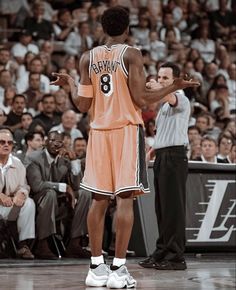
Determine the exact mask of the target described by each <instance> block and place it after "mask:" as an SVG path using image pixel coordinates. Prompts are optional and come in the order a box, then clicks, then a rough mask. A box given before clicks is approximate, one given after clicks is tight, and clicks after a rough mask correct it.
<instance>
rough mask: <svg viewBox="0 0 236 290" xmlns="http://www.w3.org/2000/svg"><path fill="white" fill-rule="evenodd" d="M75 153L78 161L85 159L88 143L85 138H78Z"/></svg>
mask: <svg viewBox="0 0 236 290" xmlns="http://www.w3.org/2000/svg"><path fill="white" fill-rule="evenodd" d="M73 148H74V152H75V154H76V156H77V158H78V159H83V158H85V156H86V149H87V141H86V139H85V138H83V137H77V138H76V139H75V140H74V144H73Z"/></svg>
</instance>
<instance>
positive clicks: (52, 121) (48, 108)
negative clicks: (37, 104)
mask: <svg viewBox="0 0 236 290" xmlns="http://www.w3.org/2000/svg"><path fill="white" fill-rule="evenodd" d="M55 110H56V104H55V97H54V96H53V95H51V94H46V95H44V96H43V98H42V112H41V113H40V114H39V115H37V116H36V117H35V120H40V121H42V123H43V125H44V127H45V130H46V134H47V133H48V132H49V130H50V129H51V128H52V127H53V126H56V125H58V124H59V123H60V121H61V120H60V117H59V116H58V115H57V114H56V112H55Z"/></svg>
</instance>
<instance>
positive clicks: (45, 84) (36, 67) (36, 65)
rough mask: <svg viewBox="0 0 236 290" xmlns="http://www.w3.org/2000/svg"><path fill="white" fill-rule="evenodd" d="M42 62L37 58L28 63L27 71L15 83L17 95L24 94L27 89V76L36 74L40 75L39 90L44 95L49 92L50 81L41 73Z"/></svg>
mask: <svg viewBox="0 0 236 290" xmlns="http://www.w3.org/2000/svg"><path fill="white" fill-rule="evenodd" d="M42 71H43V62H42V60H41V59H40V58H39V57H35V58H33V59H32V60H31V61H30V64H29V71H26V72H25V73H24V74H23V75H22V76H20V77H19V78H18V79H17V81H16V87H17V92H18V93H23V92H25V91H26V90H27V89H28V87H29V74H30V73H38V74H40V90H41V91H42V92H43V93H44V94H48V93H49V92H50V80H49V78H48V77H47V76H45V75H44V74H43V73H42Z"/></svg>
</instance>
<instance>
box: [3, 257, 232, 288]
mask: <svg viewBox="0 0 236 290" xmlns="http://www.w3.org/2000/svg"><path fill="white" fill-rule="evenodd" d="M141 259H143V258H128V259H127V266H128V269H129V271H130V273H131V274H132V276H133V277H134V278H135V279H136V280H137V283H138V285H137V288H136V289H140V290H141V289H143V290H164V289H165V290H167V289H169V290H183V289H188V290H203V289H207V290H208V289H210V290H213V289H224V290H228V289H229V290H230V289H235V288H236V284H235V254H233V253H227V254H223V253H220V254H204V255H200V254H198V255H197V256H196V255H194V254H188V255H187V256H186V261H187V265H188V269H187V270H185V271H157V270H154V269H144V268H141V267H140V266H138V261H140V260H141ZM111 261H112V260H111V259H108V260H107V262H108V264H110V263H111ZM88 267H89V260H78V259H61V260H56V261H42V260H34V261H22V260H3V259H1V260H0V289H1V290H13V289H14V290H35V289H37V290H38V289H39V290H41V289H42V290H51V289H57V290H60V289H70V290H80V289H81V290H82V289H86V290H102V289H103V290H104V289H106V288H105V287H92V288H90V287H86V286H85V284H84V280H85V277H86V274H87V271H88Z"/></svg>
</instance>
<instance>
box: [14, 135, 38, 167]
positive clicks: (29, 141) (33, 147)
mask: <svg viewBox="0 0 236 290" xmlns="http://www.w3.org/2000/svg"><path fill="white" fill-rule="evenodd" d="M24 141H25V142H24V143H25V147H26V150H25V151H23V152H21V153H19V154H16V156H17V157H18V158H19V159H20V160H21V162H22V163H23V164H24V165H25V167H27V166H28V165H29V164H30V156H31V155H32V153H33V152H34V151H37V150H41V149H42V148H43V144H44V134H43V133H41V132H27V133H26V134H25V138H24Z"/></svg>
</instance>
